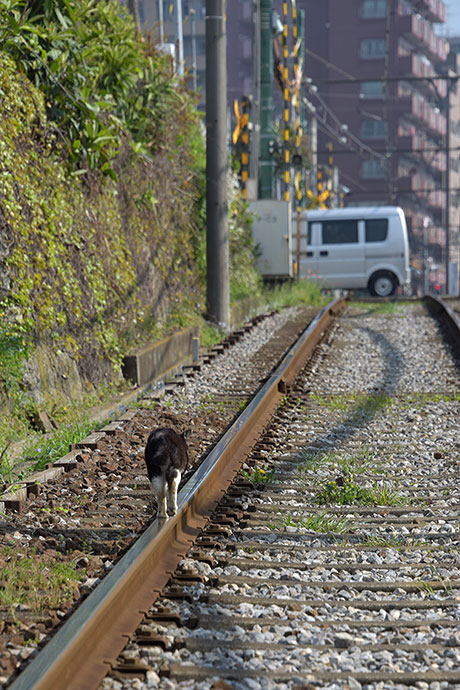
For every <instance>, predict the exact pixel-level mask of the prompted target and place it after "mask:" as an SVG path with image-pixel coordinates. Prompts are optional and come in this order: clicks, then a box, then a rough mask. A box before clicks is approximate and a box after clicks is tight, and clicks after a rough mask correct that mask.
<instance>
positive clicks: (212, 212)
mask: <svg viewBox="0 0 460 690" xmlns="http://www.w3.org/2000/svg"><path fill="white" fill-rule="evenodd" d="M225 21H226V20H225V0H206V212H207V232H206V239H207V244H206V260H207V314H208V317H209V318H210V319H211V321H213V322H214V323H216V324H218V325H219V326H220V327H221V328H223V329H224V330H228V329H229V328H230V280H229V241H228V220H227V217H228V205H227V55H226V52H227V37H226V26H225Z"/></svg>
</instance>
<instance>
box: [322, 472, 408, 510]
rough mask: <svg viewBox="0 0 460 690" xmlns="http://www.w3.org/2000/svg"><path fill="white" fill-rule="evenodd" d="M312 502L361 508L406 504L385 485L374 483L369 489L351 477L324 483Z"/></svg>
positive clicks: (403, 499)
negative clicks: (361, 506) (359, 506)
mask: <svg viewBox="0 0 460 690" xmlns="http://www.w3.org/2000/svg"><path fill="white" fill-rule="evenodd" d="M314 500H315V501H316V502H317V503H319V504H320V505H323V504H331V503H333V504H335V505H363V506H366V505H371V506H377V505H379V506H395V505H401V504H404V503H406V502H407V499H405V498H404V497H403V496H401V495H400V494H398V493H397V492H396V491H394V490H393V489H392V488H391V487H389V486H388V485H386V484H382V483H377V482H376V483H374V484H373V485H372V486H370V487H368V486H362V485H360V484H359V483H358V482H357V481H356V477H353V476H352V475H343V476H340V477H338V478H337V479H335V480H333V481H330V482H326V484H325V485H324V486H323V488H322V489H321V490H320V491H318V492H317V494H316V496H315V499H314Z"/></svg>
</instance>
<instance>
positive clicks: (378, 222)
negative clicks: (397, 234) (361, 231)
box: [366, 218, 388, 242]
mask: <svg viewBox="0 0 460 690" xmlns="http://www.w3.org/2000/svg"><path fill="white" fill-rule="evenodd" d="M387 235H388V218H374V219H373V220H366V242H384V241H385V240H386V238H387Z"/></svg>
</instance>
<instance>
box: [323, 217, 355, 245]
mask: <svg viewBox="0 0 460 690" xmlns="http://www.w3.org/2000/svg"><path fill="white" fill-rule="evenodd" d="M355 242H358V221H357V220H328V221H325V222H324V223H323V244H353V243H355Z"/></svg>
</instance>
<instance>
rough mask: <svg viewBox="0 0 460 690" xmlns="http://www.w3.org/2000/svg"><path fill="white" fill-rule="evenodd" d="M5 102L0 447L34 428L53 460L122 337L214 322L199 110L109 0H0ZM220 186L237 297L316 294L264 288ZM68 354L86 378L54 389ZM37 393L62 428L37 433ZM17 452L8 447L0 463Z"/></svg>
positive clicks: (243, 228)
mask: <svg viewBox="0 0 460 690" xmlns="http://www.w3.org/2000/svg"><path fill="white" fill-rule="evenodd" d="M0 104H1V109H2V115H1V118H0V408H1V409H2V412H4V413H5V414H3V415H2V419H1V422H0V452H1V451H3V450H5V448H6V446H7V444H8V442H9V441H10V440H13V441H17V440H20V439H23V438H27V437H29V436H30V435H31V436H32V439H33V440H32V442H31V443H30V444H28V448H27V452H28V453H29V454H30V453H31V451H30V449H31V448H32V445H33V446H34V447H35V448H39V447H41V448H42V452H44V451H43V449H44V448H45V447H46V448H47V449H48V446H49V452H48V450H47V451H46V457H48V458H49V460H50V461H51V458H52V457H54V455H55V452H58V451H57V450H56V451H55V450H53V449H52V447H53V446H54V445H55V446H56V448H58V447H61V448H62V449H63V450H64V448H65V445H66V441H65V440H64V439H65V438H66V434H67V431H66V428H65V425H66V424H68V423H70V424H71V426H72V427H73V426H76V427H78V426H79V425H85V424H86V422H85V409H86V408H88V407H91V406H92V405H94V404H95V403H96V402H98V401H102V400H106V399H108V398H109V397H110V396H111V395H113V394H114V393H116V392H117V390H118V389H117V386H118V385H119V384H120V382H121V375H120V365H121V361H122V358H123V355H124V354H125V353H126V352H127V351H129V350H130V349H132V348H133V347H137V346H140V345H143V344H145V343H146V342H150V341H152V340H155V339H159V338H160V337H164V336H166V335H167V334H169V333H170V332H171V331H173V330H176V329H178V328H183V327H190V326H199V327H200V328H201V330H202V344H203V345H204V346H209V345H211V344H213V343H215V342H218V341H219V340H221V338H222V335H223V334H222V333H221V332H220V331H219V330H218V329H216V328H214V327H213V326H210V325H208V324H206V323H205V321H204V318H203V316H202V311H203V309H204V307H203V305H204V282H205V271H206V250H205V248H206V230H205V228H206V223H205V221H206V218H205V181H206V179H205V145H204V135H203V125H202V119H201V115H200V114H199V113H198V112H197V110H196V99H195V96H194V95H192V94H190V93H189V92H188V90H187V88H186V84H185V83H184V82H181V81H180V80H179V79H178V77H177V75H176V74H174V72H173V69H172V66H171V63H170V61H169V59H168V58H167V57H166V56H165V55H164V54H163V53H161V52H159V51H157V50H156V49H155V46H153V45H152V44H151V42H149V41H148V40H145V39H143V38H141V37H137V36H136V32H135V29H134V24H133V21H132V19H131V17H130V16H129V14H128V13H127V12H126V11H125V10H124V9H123V8H122V7H121V6H120V4H119V3H114V2H112V1H111V0H82V1H80V0H46V2H29V1H28V0H0ZM228 187H229V236H230V291H231V299H232V301H235V300H241V299H244V298H246V297H253V296H260V298H261V300H262V301H263V302H265V303H266V304H267V306H271V307H272V308H278V307H283V306H293V305H297V304H319V303H324V302H325V301H326V298H324V297H322V296H321V293H320V288H319V286H318V285H317V284H314V283H307V282H305V281H301V282H299V283H292V284H290V285H285V286H281V287H276V288H274V289H272V290H266V291H265V290H264V288H263V286H262V283H261V278H260V275H258V273H257V272H256V270H255V268H254V265H255V253H256V251H257V248H256V247H255V246H254V243H253V240H252V236H251V218H250V216H249V213H248V206H247V204H246V202H244V201H243V199H242V198H241V195H240V194H239V191H238V190H237V187H236V185H235V184H234V179H233V178H232V177H231V176H230V174H229V185H228ZM43 352H45V353H46V357H43V356H42V354H43ZM62 362H66V363H69V362H70V363H71V364H72V366H74V367H75V369H76V370H77V373H78V377H79V380H80V381H81V382H82V384H83V389H84V390H80V389H78V390H75V389H72V388H71V387H70V386H69V387H68V388H67V389H65V387H64V386H62V389H59V390H58V391H56V392H53V395H51V394H50V395H48V394H47V392H46V391H47V385H48V383H49V381H48V373H49V371H50V370H53V371H55V372H56V377H57V378H59V380H60V381H61V384H62V380H63V379H64V378H65V377H66V376H67V374H66V372H65V371H63V370H62V369H60V367H62ZM69 366H70V365H69ZM39 406H40V407H41V408H43V409H44V410H45V411H46V412H48V414H49V415H50V416H51V417H52V419H53V421H55V422H56V423H57V424H58V425H59V426H60V427H63V428H62V432H61V431H60V432H59V433H58V434H56V433H54V434H49V435H47V436H45V437H43V435H42V434H40V433H37V425H36V423H35V422H34V420H36V419H37V413H38V411H39V410H38V408H39ZM66 408H67V409H66ZM75 420H76V423H75ZM74 423H75V424H74ZM81 431H82V433H83V435H85V434H86V432H83V430H82V429H81ZM76 432H78V429H77V430H76ZM61 433H62V439H63V440H62V443H61V440H60V434H61ZM51 436H53V439H54V438H55V439H57V440H56V441H55V440H51ZM73 440H78V439H77V438H73ZM67 450H68V448H65V452H67ZM59 452H60V451H59ZM9 453H10V456H8V454H9ZM43 457H44V456H43ZM30 458H31V461H32V464H34V463H36V462H37V461H38V460H39V458H38V457H37V455H36V454H34V453H31V454H30ZM12 465H13V458H12V455H11V449H8V451H7V452H5V454H4V455H3V457H2V463H1V470H0V471H1V473H2V476H3V477H10V476H12V475H11V472H12Z"/></svg>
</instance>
